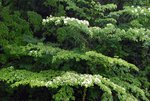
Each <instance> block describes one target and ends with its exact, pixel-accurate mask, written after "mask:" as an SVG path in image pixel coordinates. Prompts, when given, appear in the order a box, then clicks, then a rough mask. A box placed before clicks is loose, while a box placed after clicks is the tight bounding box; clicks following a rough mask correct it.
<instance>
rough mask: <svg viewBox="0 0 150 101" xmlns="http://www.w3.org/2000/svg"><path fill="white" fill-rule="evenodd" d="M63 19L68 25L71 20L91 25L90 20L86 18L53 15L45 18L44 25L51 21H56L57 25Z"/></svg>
mask: <svg viewBox="0 0 150 101" xmlns="http://www.w3.org/2000/svg"><path fill="white" fill-rule="evenodd" d="M61 21H63V23H64V24H65V25H68V24H69V23H71V22H76V23H78V24H84V25H87V26H89V22H88V21H86V20H79V19H76V18H70V17H64V16H62V17H52V16H51V15H50V16H49V17H47V18H46V19H43V25H45V24H46V23H49V22H55V25H58V24H60V23H61Z"/></svg>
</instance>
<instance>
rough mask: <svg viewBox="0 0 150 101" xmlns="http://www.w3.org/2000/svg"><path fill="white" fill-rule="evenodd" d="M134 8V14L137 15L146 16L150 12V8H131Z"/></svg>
mask: <svg viewBox="0 0 150 101" xmlns="http://www.w3.org/2000/svg"><path fill="white" fill-rule="evenodd" d="M131 7H132V13H135V14H136V15H139V14H143V15H146V13H147V12H150V8H148V9H146V8H142V7H140V6H137V7H135V6H131Z"/></svg>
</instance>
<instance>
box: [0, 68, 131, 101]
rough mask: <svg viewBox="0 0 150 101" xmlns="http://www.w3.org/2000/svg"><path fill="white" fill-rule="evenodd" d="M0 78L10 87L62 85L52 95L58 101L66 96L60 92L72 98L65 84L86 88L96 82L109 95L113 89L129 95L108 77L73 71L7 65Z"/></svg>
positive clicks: (70, 89)
mask: <svg viewBox="0 0 150 101" xmlns="http://www.w3.org/2000/svg"><path fill="white" fill-rule="evenodd" d="M6 75H7V76H6ZM0 80H1V81H6V82H7V83H8V84H10V85H11V86H12V87H17V86H19V85H28V84H29V85H30V86H31V87H43V86H46V87H50V88H51V87H52V88H58V87H59V86H62V88H61V89H60V91H58V93H57V94H56V95H54V98H55V99H57V100H58V101H59V99H58V96H60V97H62V99H63V98H64V97H66V96H64V95H62V93H65V94H67V95H68V97H67V98H70V99H74V97H73V96H72V93H73V90H72V88H70V87H67V86H78V85H79V86H84V87H87V88H88V87H91V86H94V84H96V85H98V86H99V87H100V89H102V90H103V91H105V92H106V93H107V94H109V95H111V93H112V92H111V91H112V90H115V91H116V92H117V93H119V94H122V95H129V94H128V93H127V92H126V90H125V89H124V88H123V87H121V86H118V85H116V84H114V83H113V82H111V81H110V80H109V79H106V78H104V77H102V76H100V75H89V74H78V73H75V72H63V71H61V72H60V71H53V70H45V71H41V72H39V73H34V72H30V71H26V70H15V69H14V68H13V67H9V68H5V69H1V70H0ZM64 90H65V92H64ZM69 92H70V93H69ZM69 96H70V97H69Z"/></svg>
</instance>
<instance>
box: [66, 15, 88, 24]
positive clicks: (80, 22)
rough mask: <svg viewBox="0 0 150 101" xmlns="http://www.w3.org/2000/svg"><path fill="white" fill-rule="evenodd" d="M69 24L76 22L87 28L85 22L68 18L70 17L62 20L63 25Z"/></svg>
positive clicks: (86, 22)
mask: <svg viewBox="0 0 150 101" xmlns="http://www.w3.org/2000/svg"><path fill="white" fill-rule="evenodd" d="M69 22H77V23H78V24H84V25H87V26H89V22H88V21H86V20H79V19H76V18H70V17H66V18H65V19H64V24H67V23H69Z"/></svg>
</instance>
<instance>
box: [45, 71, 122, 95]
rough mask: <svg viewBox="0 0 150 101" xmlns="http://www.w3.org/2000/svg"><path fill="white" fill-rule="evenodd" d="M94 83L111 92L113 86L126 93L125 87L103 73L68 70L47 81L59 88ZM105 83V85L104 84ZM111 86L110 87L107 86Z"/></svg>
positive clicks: (49, 84)
mask: <svg viewBox="0 0 150 101" xmlns="http://www.w3.org/2000/svg"><path fill="white" fill-rule="evenodd" d="M94 84H96V85H98V86H100V88H102V90H104V91H107V92H109V93H110V94H111V91H110V90H109V89H108V88H109V87H112V89H113V90H115V91H117V92H120V93H125V89H124V88H122V87H121V86H118V85H116V84H114V83H113V82H111V81H110V80H109V79H107V78H104V77H102V76H101V75H90V74H77V73H74V72H66V73H65V74H63V75H61V76H57V77H55V78H54V79H52V80H50V81H47V82H46V83H45V86H46V87H52V88H58V87H59V86H64V85H70V86H78V85H80V86H84V87H86V88H87V87H91V86H94ZM104 85H105V86H104ZM107 86H109V87H107Z"/></svg>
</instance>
